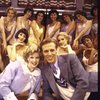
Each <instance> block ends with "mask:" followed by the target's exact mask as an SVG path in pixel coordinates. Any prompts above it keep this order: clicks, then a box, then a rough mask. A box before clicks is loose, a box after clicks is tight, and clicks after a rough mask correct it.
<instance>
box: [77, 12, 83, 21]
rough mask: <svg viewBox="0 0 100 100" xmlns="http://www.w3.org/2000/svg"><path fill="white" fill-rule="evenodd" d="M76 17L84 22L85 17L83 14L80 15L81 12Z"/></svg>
mask: <svg viewBox="0 0 100 100" xmlns="http://www.w3.org/2000/svg"><path fill="white" fill-rule="evenodd" d="M76 17H77V19H78V20H79V21H80V22H84V19H85V17H84V16H82V15H80V14H77V15H76Z"/></svg>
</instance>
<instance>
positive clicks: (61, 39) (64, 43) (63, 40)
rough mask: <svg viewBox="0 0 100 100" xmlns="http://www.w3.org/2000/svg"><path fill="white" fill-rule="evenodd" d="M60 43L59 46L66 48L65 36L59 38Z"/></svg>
mask: <svg viewBox="0 0 100 100" xmlns="http://www.w3.org/2000/svg"><path fill="white" fill-rule="evenodd" d="M57 40H58V43H59V46H66V45H67V41H68V40H67V38H65V36H64V35H59V36H58V38H57Z"/></svg>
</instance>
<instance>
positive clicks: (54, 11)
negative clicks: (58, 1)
mask: <svg viewBox="0 0 100 100" xmlns="http://www.w3.org/2000/svg"><path fill="white" fill-rule="evenodd" d="M52 13H56V14H57V19H58V16H59V15H58V11H57V10H55V9H51V11H50V12H49V17H50V16H51V14H52Z"/></svg>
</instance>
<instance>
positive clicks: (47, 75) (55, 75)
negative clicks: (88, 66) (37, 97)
mask: <svg viewBox="0 0 100 100" xmlns="http://www.w3.org/2000/svg"><path fill="white" fill-rule="evenodd" d="M41 47H42V52H43V56H44V60H45V61H44V63H43V65H42V67H41V71H42V77H43V100H55V99H54V96H55V97H56V98H57V100H63V99H64V100H86V98H85V95H86V92H88V91H89V92H90V91H92V92H94V91H95V92H96V91H98V87H97V85H98V84H97V73H88V72H86V71H85V70H84V68H83V66H82V64H81V63H80V61H79V60H78V58H77V56H76V55H75V54H67V55H63V56H57V45H56V42H55V41H54V40H52V39H50V38H48V39H44V40H43V42H42V45H41ZM54 68H55V69H54ZM52 92H53V94H52Z"/></svg>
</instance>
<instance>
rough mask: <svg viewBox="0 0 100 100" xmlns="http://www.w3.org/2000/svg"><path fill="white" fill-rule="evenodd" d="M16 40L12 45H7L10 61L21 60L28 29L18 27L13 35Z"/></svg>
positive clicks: (25, 46) (25, 45)
mask: <svg viewBox="0 0 100 100" xmlns="http://www.w3.org/2000/svg"><path fill="white" fill-rule="evenodd" d="M15 38H16V41H15V43H14V44H13V45H8V46H7V52H8V57H9V59H10V61H15V60H21V59H20V58H22V57H23V52H24V51H25V50H26V48H27V47H28V46H27V42H28V31H27V30H26V29H24V28H22V29H20V30H19V31H18V32H17V33H16V35H15Z"/></svg>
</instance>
